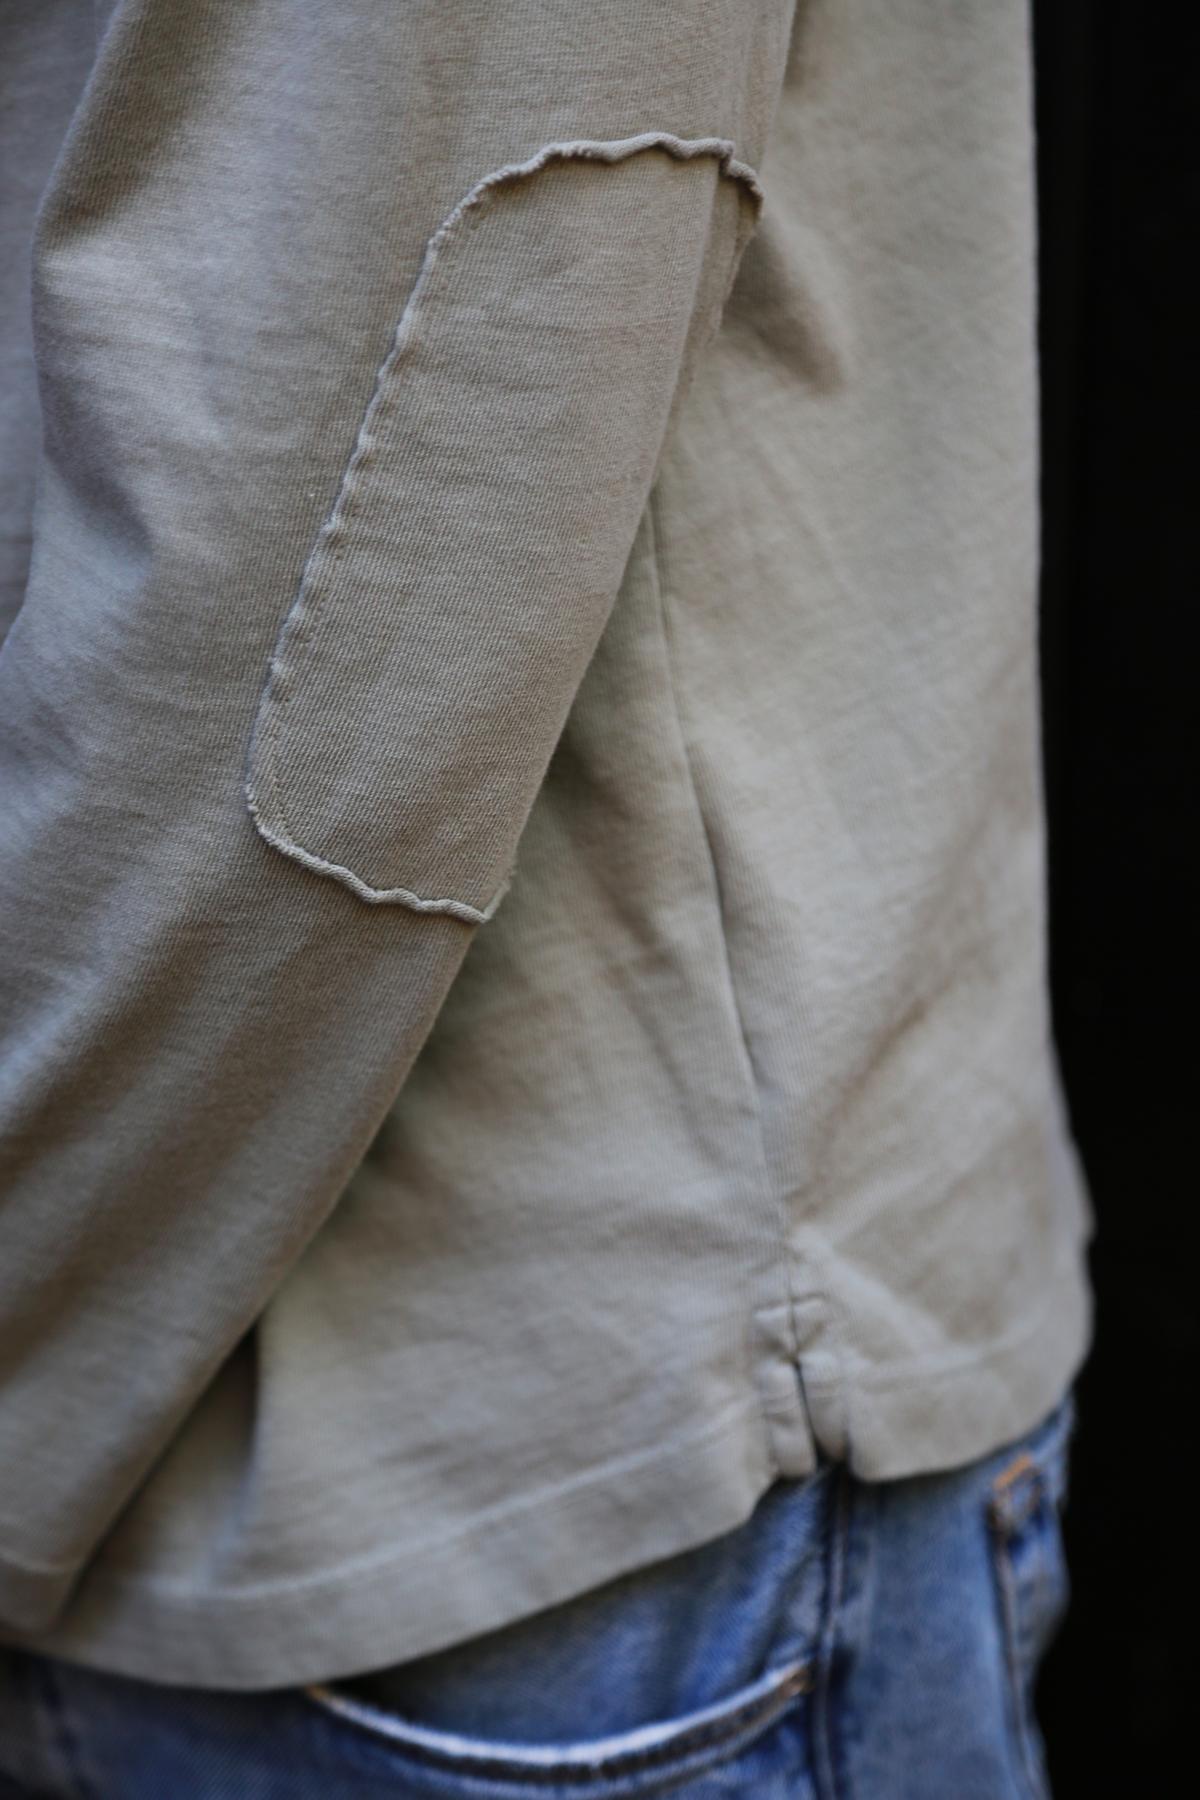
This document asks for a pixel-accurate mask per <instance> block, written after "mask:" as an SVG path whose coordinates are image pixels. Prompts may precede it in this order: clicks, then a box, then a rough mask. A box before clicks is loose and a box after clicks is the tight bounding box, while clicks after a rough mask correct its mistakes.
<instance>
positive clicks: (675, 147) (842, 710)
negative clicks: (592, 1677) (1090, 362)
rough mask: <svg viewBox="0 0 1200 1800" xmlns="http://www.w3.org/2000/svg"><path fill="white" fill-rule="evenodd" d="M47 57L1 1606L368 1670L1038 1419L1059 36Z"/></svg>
mask: <svg viewBox="0 0 1200 1800" xmlns="http://www.w3.org/2000/svg"><path fill="white" fill-rule="evenodd" d="M2 31H3V36H4V50H3V57H2V58H0V61H2V66H3V78H4V80H5V82H6V83H7V84H8V88H9V90H10V94H11V104H6V106H5V108H4V115H3V116H4V120H5V125H4V130H5V134H6V137H7V138H8V139H9V142H8V145H7V153H8V155H9V156H10V157H13V158H15V159H16V161H17V165H18V167H20V168H21V169H22V170H23V171H26V172H24V173H23V174H22V177H21V179H20V180H19V181H17V182H15V183H14V184H13V185H12V187H11V190H6V192H7V194H8V204H9V205H10V206H11V217H10V218H9V219H8V220H6V223H5V227H4V230H5V234H6V243H7V244H8V245H9V247H10V248H11V249H12V250H13V256H14V258H15V259H16V263H20V265H21V267H22V268H24V269H25V270H26V274H25V275H24V276H21V278H20V279H18V278H17V277H16V276H14V275H12V273H11V271H10V272H9V276H8V279H7V282H6V289H5V291H6V293H7V294H8V296H9V301H10V306H9V315H8V317H7V318H6V320H5V330H6V333H11V335H12V339H13V343H14V346H15V347H14V351H13V354H12V356H11V358H8V357H6V359H5V369H6V374H5V381H6V383H11V385H12V388H13V396H14V397H13V417H14V418H15V419H16V420H17V421H18V425H19V422H20V421H21V420H24V421H26V427H25V428H22V429H19V430H18V433H17V435H18V439H19V443H20V450H21V455H20V456H19V457H16V458H15V459H14V460H13V462H12V464H11V466H10V467H7V468H6V469H5V471H4V474H5V479H6V481H10V480H11V483H12V488H11V494H9V493H8V490H6V496H7V497H6V500H5V509H6V511H5V517H6V522H7V523H6V540H5V541H6V542H8V543H11V544H12V546H13V551H14V564H15V568H16V570H17V571H18V572H16V573H14V575H13V579H12V582H11V589H12V592H13V593H14V594H18V593H19V594H22V595H23V599H22V601H21V604H20V605H19V607H18V608H17V610H16V614H15V619H14V621H13V623H12V626H11V630H10V631H9V634H8V637H7V641H6V643H5V647H4V651H3V655H2V656H0V758H2V762H3V772H2V776H0V780H2V784H3V798H2V809H3V811H2V822H0V918H2V930H3V941H4V968H3V995H2V1021H3V1063H2V1075H3V1138H4V1145H5V1168H4V1178H3V1204H2V1210H0V1484H2V1487H3V1493H2V1497H0V1632H2V1633H3V1635H4V1636H5V1637H6V1638H7V1640H8V1641H9V1642H11V1643H14V1644H27V1645H31V1646H35V1647H37V1648H40V1649H42V1650H45V1651H47V1652H49V1653H51V1654H53V1655H58V1656H62V1657H66V1658H70V1659H73V1660H76V1661H79V1662H83V1663H92V1664H95V1665H97V1666H99V1667H103V1668H106V1669H110V1670H114V1671H120V1672H125V1673H128V1674H131V1675H134V1676H140V1677H144V1678H148V1679H150V1680H155V1681H163V1682H178V1683H188V1684H192V1685H200V1686H214V1687H228V1688H236V1687H242V1688H261V1687H268V1686H276V1685H280V1684H284V1683H295V1682H302V1681H312V1680H322V1679H329V1678H332V1677H336V1676H343V1675H348V1674H351V1673H353V1672H355V1671H361V1670H364V1669H368V1668H372V1667H376V1666H379V1665H382V1664H387V1663H392V1662H397V1661H401V1660H403V1659H405V1658H410V1657H415V1656H418V1655H420V1654H422V1653H426V1652H431V1651H433V1650H436V1649H438V1648H439V1647H442V1646H445V1645H449V1644H452V1643H455V1642H458V1641H461V1640H463V1639H465V1638H468V1637H471V1636H473V1635H477V1634H479V1633H482V1632H486V1631H489V1630H492V1629H494V1628H497V1627H499V1626H501V1625H504V1624H506V1623H508V1622H510V1621H513V1620H516V1619H518V1618H520V1617H522V1616H525V1615H528V1614H531V1613H533V1612H535V1611H537V1610H538V1609H539V1608H544V1607H546V1606H549V1605H551V1604H553V1603H555V1602H559V1601H562V1600H565V1599H567V1598H569V1597H570V1596H572V1595H574V1594H579V1593H582V1592H584V1591H585V1590H587V1589H588V1588H590V1587H592V1586H594V1585H596V1584H597V1583H600V1582H603V1581H605V1580H607V1579H609V1578H612V1577H614V1576H617V1575H619V1574H621V1573H622V1572H624V1571H628V1570H631V1569H634V1568H637V1567H640V1566H643V1565H646V1564H648V1563H650V1562H652V1561H654V1560H655V1559H658V1558H662V1557H665V1556H668V1555H671V1554H674V1553H678V1552H681V1551H683V1550H685V1549H687V1548H689V1547H691V1546H696V1545H699V1544H701V1543H703V1542H705V1541H706V1540H708V1539H711V1538H713V1537H715V1536H717V1535H719V1534H721V1533H724V1532H726V1531H729V1530H731V1529H733V1528H734V1527H736V1526H737V1525H738V1524H739V1523H740V1522H741V1521H743V1520H745V1519H746V1518H747V1517H748V1516H749V1514H750V1513H751V1511H752V1508H753V1507H754V1504H755V1502H756V1500H757V1499H758V1498H759V1497H760V1496H761V1495H762V1494H763V1493H764V1491H765V1490H766V1489H767V1488H768V1487H769V1486H770V1485H771V1483H772V1482H774V1481H775V1480H776V1479H777V1478H779V1477H780V1476H783V1477H800V1476H804V1475H806V1474H807V1473H809V1472H811V1471H812V1470H813V1469H814V1468H815V1467H816V1466H817V1464H818V1462H819V1461H820V1459H821V1458H822V1457H825V1458H831V1459H835V1460H840V1461H844V1462H845V1463H846V1464H847V1465H848V1466H849V1468H850V1469H851V1471H853V1473H854V1474H855V1475H856V1476H858V1477H860V1478H862V1479H868V1480H878V1479H884V1478H895V1477H902V1476H907V1475H910V1474H914V1473H919V1472H928V1471H936V1470H943V1469H948V1468H952V1467H954V1466H957V1465H961V1464H964V1463H966V1462H968V1461H970V1460H971V1459H973V1458H977V1457H980V1456H983V1455H986V1454H988V1453H989V1452H990V1451H992V1450H993V1449H995V1448H996V1447H997V1446H998V1445H1001V1444H1004V1443H1007V1442H1009V1441H1011V1440H1012V1439H1014V1438H1015V1437H1017V1436H1018V1435H1019V1434H1021V1433H1022V1432H1024V1431H1027V1430H1028V1429H1030V1428H1031V1427H1032V1426H1033V1425H1034V1424H1035V1422H1036V1421H1037V1420H1038V1419H1040V1418H1041V1417H1043V1416H1044V1415H1045V1413H1046V1412H1047V1411H1048V1410H1049V1408H1050V1407H1051V1405H1052V1404H1053V1403H1054V1402H1055V1401H1056V1400H1058V1399H1059V1398H1061V1396H1062V1394H1063V1393H1064V1391H1065V1390H1066V1388H1067V1386H1068V1384H1069V1382H1070V1380H1071V1377H1072V1375H1073V1373H1074V1371H1075V1370H1076V1369H1077V1367H1078V1366H1079V1363H1080V1361H1081V1358H1082V1357H1083V1355H1084V1352H1085V1350H1086V1346H1087V1341H1088V1333H1089V1329H1090V1327H1089V1300H1088V1289H1087V1283H1086V1275H1085V1267H1084V1256H1083V1248H1084V1242H1085V1239H1086V1236H1087V1232H1088V1229H1089V1225H1090V1208H1089V1203H1088V1198H1087V1193H1086V1188H1085V1184H1084V1180H1083V1176H1082V1173H1081V1169H1080V1164H1079V1160H1078V1157H1077V1154H1076V1151H1075V1148H1074V1145H1073V1143H1072V1140H1071V1136H1070V1131H1069V1126H1068V1122H1067V1119H1066V1116H1065V1110H1064V1105H1063V1098H1062V1092H1061V1086H1060V1081H1059V1075H1058V1070H1057V1066H1056V1060H1055V1053H1054V1048H1053V1043H1052V1038H1051V1031H1050V1021H1049V1017H1048V1006H1047V987H1046V946H1045V901H1044V884H1045V860H1044V810H1043V797H1042V777H1041V767H1040V746H1039V724H1038V694H1037V661H1036V629H1035V627H1036V575H1037V566H1036V541H1037V505H1036V493H1037V455H1036V367H1035V351H1034V321H1035V293H1034V280H1033V247H1034V217H1033V191H1032V170H1031V149H1032V133H1031V117H1030V81H1029V56H1028V21H1027V18H1026V15H1025V11H1024V7H1023V5H1021V4H1020V3H1019V0H802V3H801V4H800V5H799V6H798V7H796V8H793V6H792V5H791V4H789V3H786V0H655V4H654V5H647V4H645V0H587V3H586V4H583V3H582V0H580V3H579V4H576V3H575V0H511V3H510V4H507V5H505V6H502V7H497V6H492V5H487V4H483V3H482V0H480V3H478V4H476V3H475V0H462V3H458V4H455V5H454V6H452V7H447V6H445V5H442V4H437V3H435V0H407V3H406V4H403V5H401V4H391V3H388V0H344V3H343V4H339V5H338V6H333V7H317V6H311V7H296V6H295V5H293V4H290V0H256V3H255V4H252V5H246V6H237V7H230V6H229V5H227V4H226V3H225V0H118V3H116V4H113V3H111V0H109V3H108V4H101V5H99V6H98V7H93V6H92V5H91V4H90V3H88V4H84V3H82V0H39V3H38V4H36V5H34V4H32V3H31V0H18V3H16V4H13V5H10V6H8V7H6V8H5V9H4V13H3V23H2ZM31 121H33V122H34V123H32V124H31ZM35 127H36V128H35ZM27 155H31V156H32V157H33V158H34V161H35V162H38V169H37V171H36V174H35V175H33V174H29V173H28V169H27V163H26V161H25V158H26V156H27ZM39 159H40V160H39ZM38 196H40V200H39V199H38ZM35 204H36V205H37V208H38V210H37V214H36V219H35V218H34V217H33V207H34V205H35ZM14 266H16V264H15V263H14ZM30 271H31V274H30ZM35 377H36V384H37V385H36V388H35V387H34V386H32V383H33V382H34V378H35ZM38 433H40V434H41V445H40V450H39V444H38ZM31 467H32V468H36V504H35V506H34V509H33V514H32V518H31V517H30V514H29V504H28V496H29V490H30V486H31V478H30V477H29V474H28V471H29V469H30V468H31ZM30 540H31V544H32V548H31V551H30ZM30 558H31V560H30V561H29V574H28V581H27V583H26V582H25V580H24V565H25V562H26V560H27V559H30Z"/></svg>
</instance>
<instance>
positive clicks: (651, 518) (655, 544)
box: [646, 485, 808, 1454]
mask: <svg viewBox="0 0 1200 1800" xmlns="http://www.w3.org/2000/svg"><path fill="white" fill-rule="evenodd" d="M658 504H659V502H658V488H657V485H655V486H654V487H653V488H651V490H650V498H649V501H648V503H647V509H646V511H647V523H648V527H649V538H650V558H649V561H650V572H651V577H652V580H653V584H654V602H655V607H656V610H657V613H658V624H659V630H660V631H661V633H662V638H663V649H664V653H665V659H666V673H667V691H668V695H669V699H670V703H671V711H672V716H673V718H674V720H675V727H676V730H677V732H678V734H679V743H680V748H681V751H682V755H683V761H684V767H685V769H686V771H687V778H688V786H689V788H690V790H691V796H692V804H693V807H694V808H695V814H696V819H697V822H698V824H699V827H700V833H701V838H702V841H703V844H704V850H705V857H706V861H707V867H708V875H709V880H710V882H711V886H712V898H713V904H714V906H715V908H716V912H717V922H718V925H719V928H720V933H721V949H722V952H723V968H724V976H725V986H726V989H727V992H728V995H729V1003H730V1007H731V1009H732V1012H733V1018H734V1022H735V1024H736V1026H737V1036H738V1042H739V1046H740V1050H741V1055H742V1059H743V1064H744V1068H745V1074H746V1081H747V1085H748V1088H749V1091H750V1094H751V1096H752V1098H753V1102H754V1130H755V1141H756V1144H757V1148H758V1157H757V1162H758V1175H759V1181H760V1183H761V1188H762V1191H763V1192H764V1193H765V1194H766V1195H767V1196H768V1197H769V1199H770V1201H771V1205H772V1208H773V1211H774V1213H775V1228H776V1237H777V1245H778V1250H777V1255H778V1264H779V1270H780V1275H779V1279H778V1298H777V1299H776V1300H775V1301H774V1302H773V1303H772V1308H771V1309H772V1310H773V1311H774V1310H777V1309H778V1308H780V1307H782V1308H783V1309H784V1316H785V1318H786V1323H787V1354H788V1359H789V1362H790V1364H791V1371H792V1375H793V1378H794V1380H795V1383H796V1404H797V1407H798V1409H799V1410H800V1411H802V1412H803V1413H804V1414H805V1417H806V1419H807V1412H808V1409H807V1405H806V1402H805V1399H804V1392H803V1387H802V1384H801V1379H800V1355H799V1338H798V1335H797V1326H796V1316H795V1310H794V1306H793V1299H792V1287H793V1283H792V1268H791V1256H792V1250H791V1235H790V1232H789V1229H788V1225H789V1220H788V1209H787V1200H786V1198H785V1196H783V1195H781V1194H780V1193H779V1192H778V1190H777V1189H776V1187H775V1183H774V1181H773V1180H772V1178H771V1165H770V1160H769V1158H768V1155H767V1140H766V1130H765V1127H764V1124H763V1116H762V1088H761V1083H760V1082H759V1079H758V1072H757V1070H756V1068H755V1065H754V1055H753V1052H752V1050H751V1048H750V1039H749V1034H748V1033H747V1030H746V1021H745V1016H744V1013H743V1010H742V1004H741V998H740V995H739V993H738V987H737V980H736V977H735V975H734V970H733V961H732V958H731V956H730V954H729V935H728V930H727V926H726V914H725V901H724V895H723V892H722V888H721V876H720V870H719V867H718V864H717V857H716V852H715V850H714V848H713V840H712V833H711V831H710V829H709V823H708V818H707V815H706V813H705V810H704V802H703V800H702V799H701V795H700V788H699V785H698V783H697V780H696V771H695V765H694V762H693V759H692V749H691V743H690V740H689V736H688V731H687V727H686V725H685V722H684V713H683V709H682V706H681V704H680V698H679V684H678V680H677V676H676V660H675V648H674V639H673V634H672V627H671V618H670V604H669V600H668V591H669V587H670V579H669V574H668V571H667V567H666V557H665V551H664V548H663V544H662V539H661V534H660V531H659V522H658ZM760 1310H761V1309H759V1308H755V1312H756V1314H757V1313H758V1312H759V1311H760ZM768 1429H770V1425H769V1422H768ZM774 1452H775V1446H774V1441H773V1440H772V1454H774Z"/></svg>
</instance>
